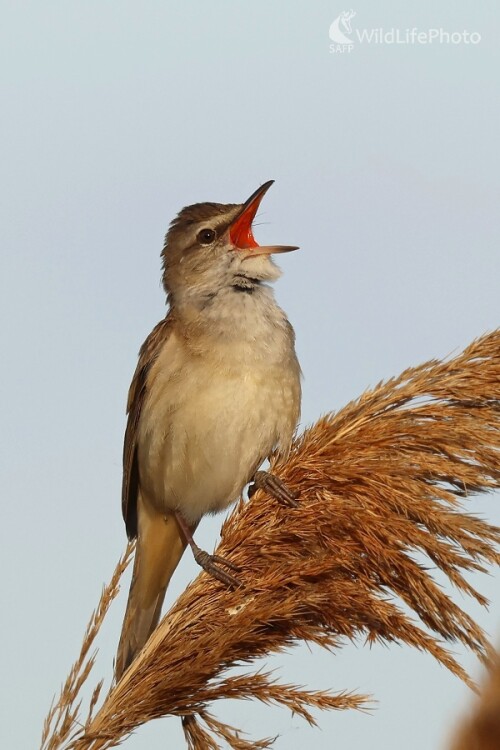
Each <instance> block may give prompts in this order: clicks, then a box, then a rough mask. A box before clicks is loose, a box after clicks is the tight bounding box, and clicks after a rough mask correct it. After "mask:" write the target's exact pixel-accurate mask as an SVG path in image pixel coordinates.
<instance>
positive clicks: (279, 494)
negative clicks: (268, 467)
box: [248, 471, 299, 508]
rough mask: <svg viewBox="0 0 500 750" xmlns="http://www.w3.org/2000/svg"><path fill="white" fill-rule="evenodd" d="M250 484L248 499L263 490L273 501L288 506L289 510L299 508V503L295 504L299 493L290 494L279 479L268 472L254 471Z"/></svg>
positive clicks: (290, 491)
mask: <svg viewBox="0 0 500 750" xmlns="http://www.w3.org/2000/svg"><path fill="white" fill-rule="evenodd" d="M252 482H253V484H251V485H250V487H249V488H248V497H252V495H253V494H255V492H256V491H257V490H264V492H267V493H268V494H269V495H271V497H274V499H275V500H278V502H280V503H283V505H288V506H289V507H291V508H298V507H299V503H298V502H297V498H298V496H299V493H298V492H292V490H290V489H288V487H287V486H286V484H285V483H284V482H283V481H282V480H281V479H280V478H279V477H277V476H275V475H274V474H271V473H270V472H269V471H256V472H255V474H254V475H253V478H252Z"/></svg>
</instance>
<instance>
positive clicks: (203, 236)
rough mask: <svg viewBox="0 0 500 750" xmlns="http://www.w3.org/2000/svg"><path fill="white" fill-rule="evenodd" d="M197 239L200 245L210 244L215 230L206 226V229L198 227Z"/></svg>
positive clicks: (213, 238)
mask: <svg viewBox="0 0 500 750" xmlns="http://www.w3.org/2000/svg"><path fill="white" fill-rule="evenodd" d="M197 240H198V242H199V243H200V245H211V244H212V242H213V241H214V240H215V231H214V230H213V229H210V227H207V228H206V229H200V231H199V232H198V234H197Z"/></svg>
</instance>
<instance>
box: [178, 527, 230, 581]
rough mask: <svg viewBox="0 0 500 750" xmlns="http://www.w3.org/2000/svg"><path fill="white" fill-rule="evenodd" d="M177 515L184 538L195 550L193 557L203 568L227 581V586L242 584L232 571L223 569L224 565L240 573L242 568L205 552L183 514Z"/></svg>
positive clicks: (220, 579) (217, 577) (219, 578)
mask: <svg viewBox="0 0 500 750" xmlns="http://www.w3.org/2000/svg"><path fill="white" fill-rule="evenodd" d="M175 517H176V519H177V523H178V524H179V528H180V530H181V531H182V533H183V535H184V538H185V539H186V542H187V543H188V544H189V546H190V547H191V550H192V551H193V557H194V559H195V560H196V562H197V563H198V565H200V566H201V567H202V568H203V570H206V572H207V573H210V575H212V576H213V577H214V578H216V579H217V580H218V581H220V582H221V583H225V584H226V586H241V582H240V581H239V580H238V579H237V578H236V577H235V576H233V575H231V573H228V572H226V571H225V570H222V567H225V568H229V569H230V570H234V572H235V573H238V572H239V571H240V570H241V568H238V566H237V565H233V563H231V562H229V560H226V559H225V558H224V557H219V555H210V554H209V553H208V552H205V550H203V549H201V548H200V547H198V545H197V544H196V542H195V541H194V539H193V533H192V531H191V529H190V528H189V526H188V524H187V523H186V520H185V518H184V517H183V515H182V514H181V513H176V514H175ZM195 528H196V527H195ZM221 566H222V567H221Z"/></svg>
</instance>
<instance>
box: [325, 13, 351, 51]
mask: <svg viewBox="0 0 500 750" xmlns="http://www.w3.org/2000/svg"><path fill="white" fill-rule="evenodd" d="M355 15H356V12H355V11H354V10H343V11H342V13H341V14H340V15H339V16H337V18H336V19H335V20H334V21H333V23H332V24H331V26H330V31H329V36H330V39H331V40H332V42H335V43H336V44H352V43H353V42H352V39H350V37H349V36H347V35H348V34H352V27H351V20H352V19H353V18H354V16H355Z"/></svg>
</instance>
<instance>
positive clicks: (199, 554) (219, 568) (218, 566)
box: [191, 544, 241, 586]
mask: <svg viewBox="0 0 500 750" xmlns="http://www.w3.org/2000/svg"><path fill="white" fill-rule="evenodd" d="M191 546H192V550H193V555H194V559H195V560H196V562H197V563H198V565H200V566H201V567H202V568H203V570H206V572H207V573H210V575H211V576H213V577H214V578H216V579H217V580H218V581H220V582H221V583H225V584H226V586H241V581H239V580H238V579H237V578H236V577H235V576H233V575H231V573H228V572H226V571H225V570H223V568H229V570H233V571H234V572H235V573H239V572H240V570H241V568H238V566H237V565H233V563H232V562H229V560H226V559H225V558H224V557H219V555H210V554H209V553H208V552H205V550H203V549H200V547H198V545H196V544H195V545H191Z"/></svg>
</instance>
